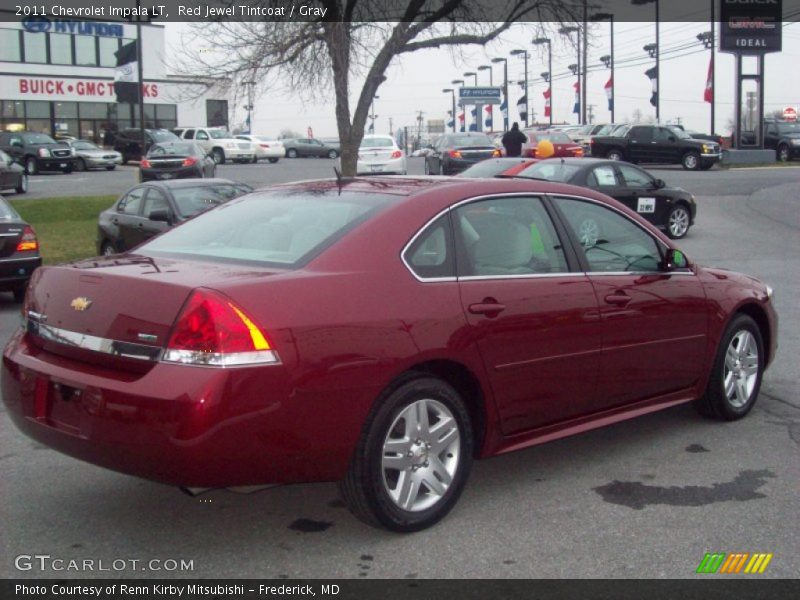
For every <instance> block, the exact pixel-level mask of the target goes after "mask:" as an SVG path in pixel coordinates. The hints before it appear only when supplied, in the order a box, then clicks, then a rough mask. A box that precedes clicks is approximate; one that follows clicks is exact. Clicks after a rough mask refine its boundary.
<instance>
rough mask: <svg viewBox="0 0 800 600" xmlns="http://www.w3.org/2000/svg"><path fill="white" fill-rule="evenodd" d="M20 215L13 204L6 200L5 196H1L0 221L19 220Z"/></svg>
mask: <svg viewBox="0 0 800 600" xmlns="http://www.w3.org/2000/svg"><path fill="white" fill-rule="evenodd" d="M18 220H20V216H19V214H18V213H17V211H15V210H14V209H13V208H12V206H11V205H10V204H9V203H8V202H6V201H5V198H0V221H18Z"/></svg>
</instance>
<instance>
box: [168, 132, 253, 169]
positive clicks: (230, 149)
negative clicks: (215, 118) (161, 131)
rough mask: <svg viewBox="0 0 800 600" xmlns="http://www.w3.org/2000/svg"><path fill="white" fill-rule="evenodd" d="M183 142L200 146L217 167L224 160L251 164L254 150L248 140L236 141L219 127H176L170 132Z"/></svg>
mask: <svg viewBox="0 0 800 600" xmlns="http://www.w3.org/2000/svg"><path fill="white" fill-rule="evenodd" d="M172 131H173V133H175V135H177V136H178V137H179V138H181V139H183V140H187V141H188V140H191V141H192V142H194V143H195V144H197V145H198V146H200V147H201V148H202V149H203V150H205V151H206V153H207V154H208V155H209V156H211V157H212V158H213V159H214V162H215V163H217V164H218V165H222V164H225V161H226V160H232V161H233V162H242V163H245V162H248V163H249V162H253V158H254V157H255V155H256V149H255V147H254V145H253V143H252V142H251V141H249V140H237V139H236V137H235V136H233V135H232V134H230V133H229V132H228V131H227V130H225V129H223V128H221V127H178V128H176V129H173V130H172Z"/></svg>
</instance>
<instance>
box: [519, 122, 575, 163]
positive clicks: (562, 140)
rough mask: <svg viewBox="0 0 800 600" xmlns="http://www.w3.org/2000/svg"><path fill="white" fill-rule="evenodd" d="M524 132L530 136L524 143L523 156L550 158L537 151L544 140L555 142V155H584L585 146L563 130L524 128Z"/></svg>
mask: <svg viewBox="0 0 800 600" xmlns="http://www.w3.org/2000/svg"><path fill="white" fill-rule="evenodd" d="M522 133H524V134H525V135H526V136H527V137H528V141H527V142H525V143H524V144H522V156H526V157H528V158H550V157H548V156H539V155H538V153H537V152H536V149H537V147H538V145H539V143H540V142H544V141H547V142H550V143H551V144H553V150H554V151H555V153H554V154H553V156H554V157H562V156H563V157H568V156H583V147H582V146H581V145H580V144H576V143H575V142H573V141H572V139H570V137H569V136H568V135H567V134H566V133H564V132H563V131H554V130H552V129H549V130H547V131H537V130H535V129H523V130H522Z"/></svg>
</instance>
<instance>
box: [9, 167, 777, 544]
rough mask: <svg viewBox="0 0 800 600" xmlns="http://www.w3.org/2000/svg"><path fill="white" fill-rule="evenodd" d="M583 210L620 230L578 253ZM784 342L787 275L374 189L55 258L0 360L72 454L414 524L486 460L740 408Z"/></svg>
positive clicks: (626, 229) (633, 224)
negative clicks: (687, 410) (333, 485)
mask: <svg viewBox="0 0 800 600" xmlns="http://www.w3.org/2000/svg"><path fill="white" fill-rule="evenodd" d="M587 218H590V219H592V220H594V221H595V222H596V223H597V225H598V228H599V230H600V231H601V232H602V237H598V238H597V239H596V240H593V241H592V240H589V239H588V238H586V237H584V238H583V242H581V241H580V238H579V232H580V227H581V223H583V222H584V221H585V220H586V219H587ZM142 299H147V300H146V301H143V300H142ZM776 349H777V317H776V313H775V309H774V306H773V302H772V289H771V288H770V287H769V286H768V285H765V284H764V283H762V282H760V281H758V280H756V279H754V278H751V277H748V276H744V275H739V274H737V273H735V272H732V271H729V270H724V271H723V270H717V269H713V268H706V267H701V266H699V265H697V264H696V263H694V261H692V260H690V259H689V258H688V257H687V256H686V255H684V254H683V253H682V252H681V251H680V250H679V249H678V248H677V247H676V246H675V245H674V243H673V242H672V241H671V240H669V238H667V237H666V236H664V235H663V234H661V233H660V232H659V231H658V230H657V229H655V228H654V227H653V226H652V225H650V224H649V223H647V221H645V220H644V219H642V218H641V217H640V216H639V215H637V214H636V213H634V212H632V211H630V210H629V209H627V208H626V207H625V206H623V205H622V204H620V203H619V202H617V201H615V200H613V199H611V198H609V197H607V196H605V195H604V194H600V193H598V192H595V191H594V190H591V189H587V188H581V187H576V186H571V185H565V184H562V183H553V182H549V181H533V180H522V179H482V180H476V179H460V178H456V177H453V178H449V179H442V178H416V179H415V178H388V177H387V178H380V177H379V178H354V179H352V180H348V181H346V182H342V181H337V180H335V179H334V180H327V181H312V182H300V183H294V184H287V185H282V186H276V187H274V188H270V189H265V190H260V191H258V192H254V193H251V194H247V195H245V196H243V197H240V198H237V199H235V200H232V201H230V202H228V203H226V204H224V205H223V206H219V207H217V208H216V209H214V210H211V211H208V212H206V213H203V214H201V215H198V216H197V217H195V218H194V219H191V220H189V221H187V222H185V223H184V224H182V225H181V226H180V227H176V228H174V229H172V230H170V231H167V232H165V233H164V234H163V235H160V236H158V237H156V238H154V239H152V240H150V241H148V242H145V243H144V244H143V245H141V246H139V247H138V248H137V250H136V252H135V253H130V254H127V255H124V256H121V257H108V258H107V259H97V258H93V259H89V260H85V261H83V262H78V263H74V264H71V265H61V266H46V267H43V268H41V269H39V270H38V271H37V272H36V273H35V275H34V277H33V280H32V281H31V284H30V286H29V291H28V298H27V300H26V305H25V313H24V323H23V327H22V328H18V329H17V330H16V332H15V333H13V334H12V336H11V339H10V341H9V342H8V344H7V346H6V348H5V351H4V354H3V361H2V366H1V367H0V369H2V397H3V402H4V403H5V405H6V411H7V415H8V416H9V417H10V418H11V419H12V421H13V422H14V424H15V425H16V426H17V427H18V428H19V429H20V430H21V431H22V432H24V433H25V434H26V435H28V436H30V437H32V438H33V439H35V440H36V441H37V442H38V443H41V444H44V445H47V446H49V447H52V448H54V449H56V450H58V451H60V452H63V453H66V454H68V455H71V456H73V457H76V458H79V459H81V460H84V461H87V462H90V463H94V464H97V465H101V466H104V467H107V468H111V469H115V470H117V471H121V472H123V473H129V474H133V475H136V476H138V477H143V478H147V479H152V480H156V481H160V482H163V483H166V484H172V485H177V486H184V487H185V488H187V489H189V490H192V489H194V490H195V491H197V488H215V487H231V486H241V485H257V484H268V483H294V482H305V481H341V484H340V490H341V492H342V494H343V496H344V498H345V501H346V503H347V504H348V506H349V507H350V508H351V510H352V511H353V512H354V513H355V514H356V515H357V516H358V517H359V518H361V519H363V520H364V521H366V522H368V523H371V524H373V525H377V526H383V527H386V528H389V529H392V530H395V531H405V532H409V531H416V530H420V529H423V528H425V527H428V526H430V525H433V524H434V523H436V522H437V521H438V520H440V519H441V518H442V517H444V516H445V514H446V513H447V512H448V511H449V510H450V509H451V508H452V507H453V506H454V504H455V503H456V501H457V499H458V497H459V495H460V493H461V491H462V489H463V488H464V485H465V482H466V480H467V478H468V475H469V471H470V466H471V464H472V460H473V457H478V458H483V457H489V456H494V455H497V454H501V453H504V452H508V451H512V450H518V449H521V448H526V447H529V446H533V445H536V444H540V443H544V442H547V441H550V440H554V439H558V438H563V437H566V436H569V435H573V434H577V433H583V432H585V431H587V430H590V429H594V428H597V427H601V426H604V425H608V424H611V423H616V422H619V421H623V420H625V419H629V418H632V417H635V416H638V415H642V414H646V413H650V412H653V411H655V410H659V409H664V408H668V407H674V406H675V405H677V404H681V403H689V402H694V404H695V405H696V406H697V408H698V410H699V411H700V412H701V413H703V414H705V415H708V416H713V417H715V418H717V419H721V420H735V419H740V418H742V417H744V416H745V415H746V414H747V413H748V412H749V411H750V410H751V409H752V408H753V406H754V404H755V402H756V400H757V397H758V393H759V388H760V385H761V381H762V376H763V374H764V371H765V369H766V368H767V367H768V365H770V364H771V363H772V361H773V359H774V357H775V353H776ZM34 383H35V385H34ZM43 399H44V400H46V401H43ZM730 433H731V435H735V431H733V430H731V431H730ZM617 443H618V442H617ZM615 450H618V446H617V447H615ZM31 476H32V477H37V476H39V477H40V478H45V477H46V474H37V473H33V472H32V473H31ZM495 492H496V493H504V490H503V489H498V490H495ZM99 493H100V492H98V494H99ZM511 500H512V499H511V498H509V499H507V501H511Z"/></svg>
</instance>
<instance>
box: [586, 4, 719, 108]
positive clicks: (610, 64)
mask: <svg viewBox="0 0 800 600" xmlns="http://www.w3.org/2000/svg"><path fill="white" fill-rule="evenodd" d="M713 1H714V0H712V2H713ZM592 21H608V22H609V24H610V25H611V54H606V55H605V56H601V57H600V60H601V61H603V64H604V65H605V66H606V68H607V69H611V122H612V123H613V122H614V105H615V100H616V98H615V96H616V94H615V93H614V86H615V85H616V80H615V79H614V15H613V14H612V13H603V12H601V13H596V14H594V15H592Z"/></svg>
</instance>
